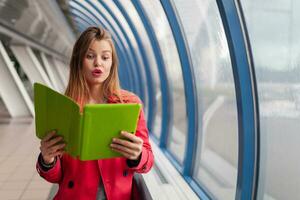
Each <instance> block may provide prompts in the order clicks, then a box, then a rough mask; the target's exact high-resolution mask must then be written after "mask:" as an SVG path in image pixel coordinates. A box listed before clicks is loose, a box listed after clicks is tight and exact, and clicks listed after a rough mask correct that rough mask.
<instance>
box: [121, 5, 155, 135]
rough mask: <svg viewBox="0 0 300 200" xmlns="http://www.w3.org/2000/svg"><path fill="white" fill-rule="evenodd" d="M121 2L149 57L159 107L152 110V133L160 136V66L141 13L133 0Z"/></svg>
mask: <svg viewBox="0 0 300 200" xmlns="http://www.w3.org/2000/svg"><path fill="white" fill-rule="evenodd" d="M120 3H121V4H122V5H123V6H124V8H125V9H126V11H127V13H128V15H129V17H130V18H131V20H132V21H133V23H134V24H135V27H136V29H137V31H138V33H139V36H140V38H141V40H142V43H143V47H144V48H145V52H146V54H147V58H148V61H149V64H150V71H151V76H152V78H153V87H154V95H155V101H156V105H157V109H156V110H152V112H154V123H153V124H155V130H154V131H152V133H154V134H155V135H156V136H157V137H158V138H159V137H160V133H161V91H160V80H159V75H158V70H157V68H158V67H157V65H156V61H155V56H154V53H153V49H152V46H151V43H150V40H149V38H148V37H147V36H148V34H147V32H146V30H145V28H144V25H143V23H142V21H141V19H140V17H139V14H138V12H137V11H136V10H135V7H134V6H133V4H132V3H131V1H120ZM149 98H150V97H149ZM149 128H150V127H149Z"/></svg>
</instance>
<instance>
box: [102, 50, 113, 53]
mask: <svg viewBox="0 0 300 200" xmlns="http://www.w3.org/2000/svg"><path fill="white" fill-rule="evenodd" d="M102 52H103V53H111V50H103V51H102Z"/></svg>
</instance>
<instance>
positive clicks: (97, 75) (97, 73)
mask: <svg viewBox="0 0 300 200" xmlns="http://www.w3.org/2000/svg"><path fill="white" fill-rule="evenodd" d="M102 73H103V72H102V70H100V69H94V70H93V71H92V75H93V76H94V77H99V76H101V74H102Z"/></svg>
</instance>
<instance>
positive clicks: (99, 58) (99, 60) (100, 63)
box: [94, 56, 102, 67]
mask: <svg viewBox="0 0 300 200" xmlns="http://www.w3.org/2000/svg"><path fill="white" fill-rule="evenodd" d="M94 65H95V67H100V66H101V65H102V61H101V57H100V56H97V57H96V59H95V62H94Z"/></svg>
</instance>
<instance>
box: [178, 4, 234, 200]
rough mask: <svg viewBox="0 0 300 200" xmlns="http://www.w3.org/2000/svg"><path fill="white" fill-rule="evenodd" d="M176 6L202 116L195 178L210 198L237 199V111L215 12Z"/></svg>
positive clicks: (203, 6) (215, 9) (201, 7)
mask: <svg viewBox="0 0 300 200" xmlns="http://www.w3.org/2000/svg"><path fill="white" fill-rule="evenodd" d="M175 4H176V8H177V10H178V13H179V15H180V17H181V20H182V25H183V27H184V31H185V33H186V36H187V41H188V44H189V48H190V51H191V54H192V55H191V56H192V61H193V65H194V68H195V69H194V71H195V76H196V86H197V93H198V106H199V111H200V112H199V122H198V124H199V133H198V146H197V159H196V162H195V163H196V165H195V167H194V174H193V177H194V179H195V180H196V181H197V182H198V183H199V184H200V185H201V186H202V187H203V188H205V189H206V190H207V192H208V193H210V194H211V196H212V197H215V198H216V199H235V191H236V180H237V162H238V123H237V107H236V97H235V87H234V80H233V73H232V66H231V61H230V55H229V50H228V46H227V41H226V37H225V33H224V30H223V25H222V21H221V17H220V14H219V10H218V7H217V4H216V2H215V1H210V0H190V1H189V3H186V1H184V0H175ZM195 19H197V20H195Z"/></svg>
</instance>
